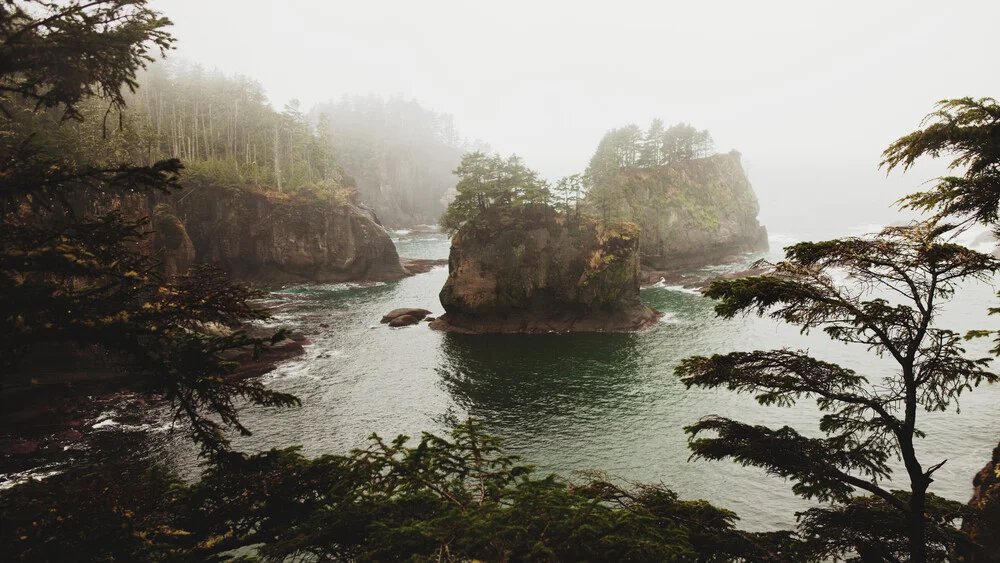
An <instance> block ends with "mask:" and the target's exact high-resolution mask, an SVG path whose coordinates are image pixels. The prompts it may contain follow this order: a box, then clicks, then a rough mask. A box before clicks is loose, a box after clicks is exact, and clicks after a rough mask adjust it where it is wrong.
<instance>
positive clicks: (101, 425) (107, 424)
mask: <svg viewBox="0 0 1000 563" xmlns="http://www.w3.org/2000/svg"><path fill="white" fill-rule="evenodd" d="M119 425H121V423H120V422H117V421H116V420H115V419H113V418H106V419H104V420H101V421H100V422H97V423H96V424H94V425H93V426H91V428H93V429H94V430H103V429H105V428H111V427H114V426H119Z"/></svg>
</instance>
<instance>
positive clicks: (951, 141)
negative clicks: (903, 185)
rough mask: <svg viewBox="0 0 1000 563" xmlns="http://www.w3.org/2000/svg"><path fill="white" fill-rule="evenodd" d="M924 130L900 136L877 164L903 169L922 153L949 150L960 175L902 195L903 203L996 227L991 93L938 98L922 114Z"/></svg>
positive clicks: (999, 199)
mask: <svg viewBox="0 0 1000 563" xmlns="http://www.w3.org/2000/svg"><path fill="white" fill-rule="evenodd" d="M922 125H924V126H925V127H924V128H923V129H920V130H917V131H914V132H913V133H910V134H909V135H906V136H904V137H901V138H899V139H898V140H896V142H894V143H893V144H892V145H890V146H889V148H887V149H886V150H885V152H884V153H882V166H884V167H885V168H886V170H887V171H892V170H893V169H894V168H896V167H897V166H901V167H902V168H903V170H907V169H908V168H909V167H910V166H912V165H913V163H914V162H916V160H917V159H918V158H920V157H921V156H924V155H930V156H938V155H939V154H949V153H950V154H953V155H954V156H955V158H954V160H952V161H951V163H950V164H949V166H948V168H949V170H955V169H957V168H960V167H965V173H964V174H962V175H961V176H945V177H943V178H938V179H937V184H935V186H934V187H933V188H932V189H931V190H929V191H925V192H918V193H915V194H911V195H909V196H906V197H904V198H903V199H902V200H900V202H901V203H902V204H903V206H904V207H908V208H911V209H917V210H922V211H937V216H938V217H941V218H958V219H961V220H963V222H965V223H969V222H978V223H981V224H983V225H987V226H991V227H993V228H995V229H996V228H997V224H998V222H1000V221H998V215H997V213H998V210H1000V104H998V103H997V101H996V100H994V99H993V98H978V99H976V98H959V99H954V100H942V101H941V102H939V103H938V106H937V111H935V112H934V113H931V114H930V115H928V116H927V117H925V118H924V121H923V123H922Z"/></svg>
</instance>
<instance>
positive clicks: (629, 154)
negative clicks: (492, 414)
mask: <svg viewBox="0 0 1000 563" xmlns="http://www.w3.org/2000/svg"><path fill="white" fill-rule="evenodd" d="M714 152H715V143H714V142H713V141H712V136H711V135H710V134H709V133H708V130H707V129H703V130H700V131H699V130H698V129H695V128H694V127H693V126H691V125H688V124H687V123H678V124H676V125H671V126H670V127H669V128H667V129H664V128H663V121H662V120H660V119H654V120H653V121H652V122H651V123H650V124H649V127H648V128H647V129H646V131H645V132H643V131H642V130H641V129H640V128H639V126H638V125H636V124H634V123H630V124H628V125H626V126H625V127H620V128H617V129H611V130H609V131H608V132H607V133H605V134H604V137H602V138H601V141H600V143H598V145H597V150H596V151H594V156H592V157H591V158H590V164H589V165H588V166H587V172H586V176H587V177H588V178H589V179H590V183H591V184H592V185H593V184H601V183H604V182H606V181H607V180H609V179H610V178H613V177H614V176H616V175H617V174H618V171H619V170H621V169H622V168H649V167H652V166H660V165H662V164H673V163H675V162H680V161H684V160H692V159H695V158H704V157H706V156H711V155H712V154H713V153H714Z"/></svg>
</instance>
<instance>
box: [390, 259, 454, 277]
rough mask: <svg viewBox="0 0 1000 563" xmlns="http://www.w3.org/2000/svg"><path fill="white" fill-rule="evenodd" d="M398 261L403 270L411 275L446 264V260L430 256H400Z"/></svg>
mask: <svg viewBox="0 0 1000 563" xmlns="http://www.w3.org/2000/svg"><path fill="white" fill-rule="evenodd" d="M399 263H400V265H401V266H402V267H403V270H405V271H406V273H407V274H408V275H411V276H414V275H417V274H423V273H426V272H429V271H431V270H433V269H434V268H437V267H440V266H447V265H448V261H447V260H444V259H432V258H400V259H399Z"/></svg>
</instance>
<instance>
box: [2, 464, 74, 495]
mask: <svg viewBox="0 0 1000 563" xmlns="http://www.w3.org/2000/svg"><path fill="white" fill-rule="evenodd" d="M52 467H53V466H51V465H43V466H42V467H36V468H35V469H29V470H27V471H18V472H17V473H7V474H5V475H0V491H5V490H7V489H11V488H13V487H15V486H17V485H20V484H21V483H24V482H26V481H27V480H28V479H34V480H36V481H41V480H42V479H46V478H48V477H52V476H53V475H58V474H60V473H62V471H61V470H59V469H52Z"/></svg>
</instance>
